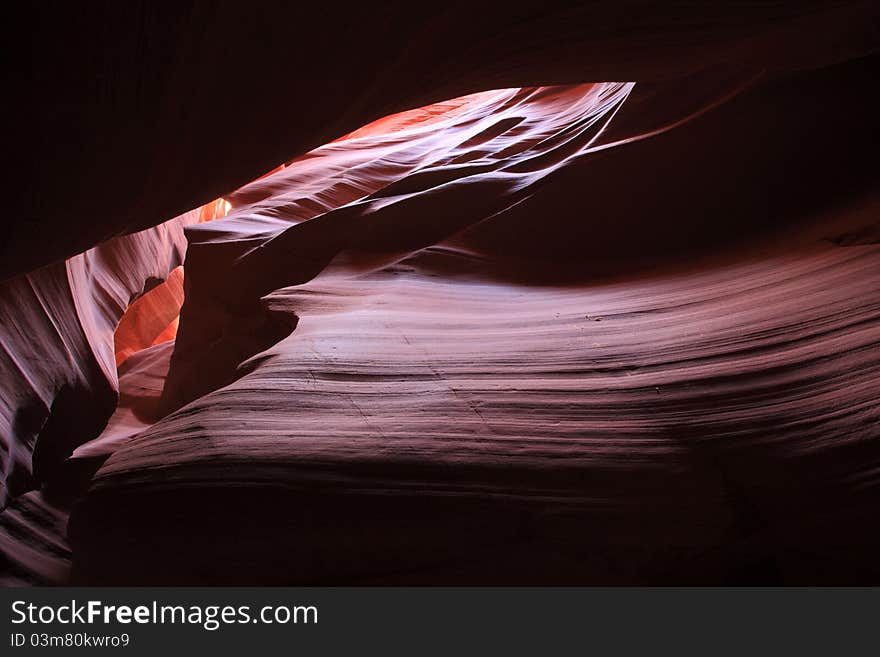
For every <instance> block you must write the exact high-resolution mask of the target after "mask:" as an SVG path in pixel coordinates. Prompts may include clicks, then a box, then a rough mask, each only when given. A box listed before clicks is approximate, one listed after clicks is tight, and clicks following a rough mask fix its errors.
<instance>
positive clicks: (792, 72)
mask: <svg viewBox="0 0 880 657" xmlns="http://www.w3.org/2000/svg"><path fill="white" fill-rule="evenodd" d="M14 20H15V22H16V23H17V27H15V28H14V29H13V30H12V31H13V32H14V34H13V35H12V48H11V52H12V53H15V54H14V56H13V58H12V59H13V62H12V68H13V70H12V72H11V75H10V76H8V81H7V87H8V88H9V89H12V90H15V93H14V94H12V96H11V97H10V99H9V100H7V103H8V104H9V105H11V106H12V111H13V118H12V120H11V122H10V123H9V124H8V125H10V126H12V127H10V128H8V131H9V132H10V133H11V134H10V135H9V155H8V158H9V160H10V161H11V162H13V163H14V165H13V167H12V168H14V169H15V171H14V173H13V175H14V176H15V180H14V182H13V183H12V184H10V185H9V186H8V187H7V194H6V195H5V199H4V200H5V204H4V209H5V212H4V215H5V217H4V220H3V228H2V230H3V237H2V241H0V243H2V251H3V257H2V258H0V456H2V477H0V508H2V513H0V584H3V585H7V586H33V585H66V584H77V585H128V584H134V585H166V584H207V585H221V584H223V585H226V584H231V585H325V584H326V585H367V584H377V585H398V584H427V585H444V584H454V585H461V584H463V585H477V584H479V585H482V584H489V585H583V584H586V585H627V586H628V585H770V586H778V585H867V584H880V565H878V559H877V555H878V554H880V532H878V530H877V525H878V508H880V507H878V504H880V383H878V377H880V186H878V180H880V178H878V164H877V163H878V155H877V146H878V130H877V123H878V117H880V107H878V102H877V96H878V94H877V92H876V88H877V84H878V80H880V77H878V72H880V66H878V64H880V54H878V46H880V11H878V7H877V4H876V3H874V2H859V1H856V2H848V1H843V2H813V1H812V0H807V1H804V2H798V3H785V2H782V3H779V2H773V3H766V2H736V3H733V2H731V3H694V2H681V1H674V2H669V3H647V2H632V1H629V0H626V1H623V2H608V1H601V2H581V3H568V4H562V3H558V2H553V1H551V2H543V3H531V4H524V3H517V2H503V3H502V2H497V1H494V0H493V1H489V2H484V3H473V2H458V1H452V2H446V3H439V4H436V3H424V4H423V3H403V2H397V1H396V0H392V1H391V2H386V3H382V4H381V5H379V6H371V4H370V3H363V6H360V7H351V8H342V7H340V8H336V9H333V10H328V8H327V7H325V6H320V7H319V6H311V5H304V4H302V3H291V2H265V3H253V2H248V3H245V2H239V1H230V2H213V1H208V0H185V1H182V2H176V3H165V4H162V3H150V2H125V3H120V2H95V3H51V2H50V3H39V4H37V3H34V4H33V5H32V6H30V7H26V8H22V13H21V15H20V16H17V17H16V18H15V19H14Z"/></svg>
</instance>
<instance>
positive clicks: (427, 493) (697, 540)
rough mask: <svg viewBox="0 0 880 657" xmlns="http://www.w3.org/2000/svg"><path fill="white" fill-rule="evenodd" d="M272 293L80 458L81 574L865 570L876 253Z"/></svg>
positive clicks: (327, 578) (872, 462)
mask: <svg viewBox="0 0 880 657" xmlns="http://www.w3.org/2000/svg"><path fill="white" fill-rule="evenodd" d="M266 303H267V304H268V306H269V307H270V308H271V309H272V311H273V312H276V313H282V314H293V313H295V314H296V315H297V316H298V317H299V324H298V326H297V328H296V331H295V332H294V333H293V334H292V335H291V336H289V337H288V338H286V339H284V340H282V341H281V342H279V343H278V344H276V345H275V346H273V347H272V348H271V349H269V350H267V351H266V352H264V353H262V354H260V355H259V356H257V357H255V358H254V359H252V360H251V361H250V362H248V363H246V364H245V366H244V368H243V369H244V370H245V371H246V372H247V373H246V374H244V376H242V377H241V378H239V379H238V380H236V381H235V382H233V383H231V384H229V385H227V386H225V387H223V388H221V389H220V390H217V391H215V392H212V393H209V394H207V395H205V396H203V397H201V398H199V399H198V400H196V401H194V402H192V403H191V404H189V405H187V406H186V407H185V408H183V409H181V410H180V411H178V412H176V413H173V414H171V415H169V416H168V417H166V418H165V419H163V420H161V421H159V422H158V423H156V424H155V425H153V426H152V427H151V428H149V429H147V430H146V431H144V432H143V433H141V434H140V435H138V436H137V437H136V438H134V439H133V440H130V441H128V442H127V443H125V444H124V445H123V446H122V447H120V448H119V449H118V450H117V451H115V453H114V454H113V455H112V456H111V457H110V458H109V460H108V461H107V462H106V463H105V464H104V466H103V467H102V468H101V470H100V471H99V472H98V474H97V476H96V478H95V480H94V483H93V486H92V489H91V490H90V492H89V494H88V495H87V497H86V499H85V500H84V502H83V503H82V505H81V506H80V507H78V508H77V510H76V512H75V515H74V517H73V520H72V523H71V537H72V540H73V544H74V557H75V564H74V565H75V573H76V577H78V578H79V580H80V581H82V582H93V583H104V584H109V583H114V584H119V583H123V582H124V583H147V582H150V583H156V582H161V583H208V582H210V583H219V582H222V583H251V584H253V583H261V584H270V583H271V584H282V583H284V584H300V583H328V582H335V583H340V582H343V583H352V582H362V581H402V582H409V583H412V582H416V583H425V582H469V583H473V582H480V583H493V582H494V583H511V582H516V583H529V582H531V583H548V582H555V583H568V584H571V583H613V584H622V583H636V582H638V583H670V582H677V583H681V582H694V583H700V582H702V583H705V582H716V583H719V582H725V581H763V582H765V583H766V582H777V583H780V582H797V583H804V582H810V583H822V582H828V581H830V582H842V581H846V582H862V583H864V582H866V581H877V578H878V570H877V566H876V559H875V557H874V554H875V553H876V550H877V548H878V547H880V544H878V543H877V541H876V535H875V536H874V539H871V538H870V535H869V534H867V533H866V530H865V527H866V526H867V524H870V522H871V520H870V518H871V517H872V516H873V515H874V513H875V511H876V505H877V503H878V501H880V495H878V492H880V480H878V478H877V472H878V471H880V470H878V466H880V450H878V449H877V444H878V440H880V401H878V397H877V392H876V389H875V385H874V383H875V381H876V378H877V376H878V375H880V349H878V347H880V247H878V246H877V245H864V246H853V247H847V248H841V247H837V246H834V245H833V244H831V243H828V242H825V243H820V242H816V243H813V244H812V245H805V246H802V247H801V248H800V249H798V250H796V251H790V250H789V251H788V252H782V253H779V252H776V253H769V254H768V253H764V254H762V255H761V256H760V257H753V258H741V259H739V260H735V261H733V262H728V263H724V262H716V263H715V266H714V267H711V268H707V269H700V270H697V271H693V270H684V271H679V272H670V273H665V274H657V275H655V276H651V277H641V278H639V279H637V280H625V279H624V280H619V281H610V282H606V283H593V284H590V285H583V284H568V285H541V286H530V285H523V284H521V283H516V282H510V281H508V280H505V278H503V277H501V278H499V276H498V275H497V272H496V273H493V270H492V266H491V263H486V262H480V261H479V259H477V260H476V261H475V260H474V257H473V256H469V255H466V254H462V253H460V252H457V251H450V250H448V249H439V250H434V249H429V250H428V251H426V252H423V253H422V254H420V255H418V256H415V257H412V258H409V259H406V260H404V261H403V262H401V263H399V264H397V265H392V266H389V267H386V268H385V269H383V270H381V271H380V272H377V273H373V274H363V275H354V276H351V275H349V276H338V277H329V278H328V277H324V278H319V279H317V280H315V281H313V282H311V283H309V284H307V285H304V286H299V287H290V288H285V289H283V290H279V291H278V292H276V293H273V294H272V295H270V296H269V297H268V298H267V299H266ZM98 527H101V528H102V530H101V531H100V532H99V531H97V528H98ZM156 537H162V538H161V541H158V542H157V541H156V540H155V539H156ZM844 556H845V558H844ZM135 563H136V564H138V566H137V568H132V564H135Z"/></svg>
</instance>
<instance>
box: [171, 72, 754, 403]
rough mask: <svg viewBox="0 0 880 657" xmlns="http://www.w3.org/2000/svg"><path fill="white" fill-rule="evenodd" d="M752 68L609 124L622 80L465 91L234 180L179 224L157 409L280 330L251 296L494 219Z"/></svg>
mask: <svg viewBox="0 0 880 657" xmlns="http://www.w3.org/2000/svg"><path fill="white" fill-rule="evenodd" d="M753 77H754V76H743V75H742V74H740V75H732V74H727V75H724V76H717V77H716V78H714V79H713V81H712V83H711V84H703V85H701V87H700V89H699V91H697V92H693V91H692V92H691V93H689V94H675V93H669V92H668V93H667V94H664V95H663V97H662V98H661V100H659V101H657V100H656V99H652V96H653V95H654V92H653V91H650V90H649V91H648V92H647V93H646V94H644V95H642V96H641V97H640V99H639V100H640V101H641V103H640V104H649V105H650V104H651V103H652V100H653V102H654V103H655V104H660V105H661V106H663V107H664V109H665V112H657V113H653V112H645V113H644V114H645V116H644V118H643V119H642V120H641V121H640V122H638V123H637V126H636V125H628V128H629V129H630V130H631V131H630V132H621V131H619V130H614V129H612V128H610V127H609V126H611V125H613V119H614V118H615V116H616V115H617V113H618V112H619V111H620V110H621V108H622V107H624V105H625V103H626V101H627V99H628V98H629V96H630V94H631V93H632V92H633V89H634V86H635V85H634V84H633V83H616V82H615V83H601V84H588V85H577V86H572V87H551V88H546V87H541V88H535V89H531V88H529V89H512V90H499V91H495V92H491V93H489V92H487V93H481V94H475V95H473V96H469V97H467V98H463V99H456V100H454V101H450V102H449V103H446V104H442V105H438V106H431V107H429V108H425V109H424V110H421V114H418V113H409V114H408V115H404V116H398V117H390V118H389V119H388V120H387V121H386V122H381V123H379V124H378V125H374V126H368V127H367V128H365V129H364V130H363V131H360V132H356V133H353V135H351V136H350V137H348V138H345V139H342V140H338V141H336V142H333V143H331V144H329V145H327V146H325V147H322V148H319V149H316V150H315V151H313V152H311V153H309V154H308V155H306V156H304V157H303V158H300V159H298V160H296V161H294V162H291V163H289V164H288V166H287V167H286V168H285V169H284V170H283V171H281V172H278V173H275V174H273V175H270V176H268V177H266V178H264V179H262V180H260V181H257V182H255V183H253V184H251V185H248V186H246V187H245V188H243V189H241V190H239V191H238V192H236V193H235V194H234V195H232V196H231V199H232V200H233V202H234V203H235V205H236V209H235V211H234V212H233V213H232V214H231V215H230V216H229V217H227V218H226V219H224V220H222V221H218V222H213V223H212V224H211V225H209V226H200V227H196V228H192V229H190V230H189V231H188V233H187V234H188V238H189V241H190V247H189V252H188V259H187V264H186V273H187V279H186V301H185V303H184V307H183V309H182V311H181V313H182V314H181V325H180V333H179V336H178V340H177V342H176V346H175V352H174V356H173V357H172V361H171V370H170V372H169V379H168V381H167V384H166V387H165V391H164V393H163V399H164V404H165V407H166V409H168V410H173V409H174V408H177V407H179V406H181V405H182V404H184V403H186V402H187V401H191V400H192V399H195V398H197V397H198V396H200V395H201V394H203V393H204V392H206V391H208V390H210V389H211V388H212V387H218V385H222V384H223V383H226V382H228V381H229V380H230V379H231V377H232V376H233V375H234V369H235V367H236V366H237V365H238V364H239V363H240V362H241V361H242V360H244V359H245V358H246V357H248V356H251V355H253V354H254V353H257V352H258V351H260V350H262V349H263V348H265V347H268V346H269V345H270V344H272V343H273V342H275V341H277V340H278V339H280V338H281V337H282V336H283V335H284V334H285V332H286V331H289V330H290V327H289V326H288V327H285V326H279V325H278V324H277V321H276V320H277V318H276V317H274V316H273V315H272V314H271V313H269V314H267V313H266V312H264V311H262V310H261V308H260V297H262V296H263V295H265V294H267V293H269V292H271V291H272V290H275V289H277V288H279V287H283V286H286V285H292V284H300V283H305V282H307V281H308V280H310V279H311V278H313V277H314V276H316V275H318V274H319V273H321V272H322V271H323V270H324V269H325V268H327V267H328V266H329V267H331V269H332V268H334V267H338V268H341V269H343V270H360V269H363V268H368V269H369V268H377V267H381V266H382V264H383V263H389V262H393V261H394V260H395V259H398V258H400V257H401V256H402V255H404V254H407V253H411V252H413V251H417V250H418V249H420V248H422V247H426V246H430V245H431V244H435V243H438V242H442V241H443V240H446V239H448V238H451V237H453V236H455V235H456V234H458V233H460V232H461V231H463V230H464V229H467V228H471V227H473V226H475V225H477V224H479V223H481V222H483V221H486V220H490V219H492V218H494V217H498V216H499V215H503V214H505V213H507V212H508V211H510V210H511V209H512V208H515V207H516V206H517V205H518V204H520V203H523V202H524V201H527V200H528V199H529V198H530V197H533V196H534V195H535V194H537V193H539V191H540V188H541V187H542V186H543V185H545V184H546V183H547V181H548V180H550V179H552V178H553V177H554V176H556V175H557V174H558V173H559V172H560V171H562V170H563V169H566V168H570V167H573V166H575V165H577V164H578V163H579V162H580V161H582V160H583V159H584V158H587V157H589V156H591V155H593V154H596V153H600V152H601V151H603V150H605V149H608V148H614V147H617V146H622V145H628V144H631V143H633V142H635V141H638V140H640V139H644V138H648V137H652V136H655V135H656V134H662V133H663V132H664V131H666V130H669V129H672V128H674V127H675V126H676V125H677V124H678V123H681V122H686V121H687V120H689V119H690V118H693V117H694V116H697V115H699V114H701V113H702V112H705V111H708V110H709V109H711V107H713V106H714V105H716V104H718V103H722V102H723V101H724V100H726V99H727V98H729V97H731V96H734V95H736V94H737V93H738V92H739V91H740V90H742V89H743V88H745V87H746V86H747V85H748V83H749V82H750V79H753ZM718 78H720V79H721V80H722V82H719V79H718ZM670 105H673V106H674V107H675V110H671V109H670ZM641 109H644V108H641ZM667 116H675V117H676V120H675V121H672V120H668V121H666V122H664V119H665V118H666V117H667ZM637 127H638V128H639V129H640V130H637Z"/></svg>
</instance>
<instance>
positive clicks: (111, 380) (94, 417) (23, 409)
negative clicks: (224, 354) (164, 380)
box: [0, 201, 228, 506]
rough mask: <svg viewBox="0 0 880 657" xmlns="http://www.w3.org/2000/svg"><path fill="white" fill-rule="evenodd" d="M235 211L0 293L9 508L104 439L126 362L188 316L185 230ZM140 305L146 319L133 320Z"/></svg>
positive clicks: (89, 257) (164, 231) (4, 493)
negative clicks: (177, 288)
mask: <svg viewBox="0 0 880 657" xmlns="http://www.w3.org/2000/svg"><path fill="white" fill-rule="evenodd" d="M224 204H225V205H224ZM227 211H228V202H225V201H222V202H221V201H218V202H214V203H212V204H208V205H206V206H205V207H203V208H198V209H196V210H193V211H190V212H187V213H186V214H183V215H181V216H179V217H177V218H175V219H172V220H171V221H168V222H165V223H163V224H160V225H159V226H157V227H155V228H150V229H148V230H145V231H142V232H140V233H135V234H132V235H126V236H123V237H118V238H115V239H113V240H110V241H108V242H105V243H103V244H100V245H98V246H96V247H94V248H92V249H89V250H88V251H86V252H85V253H82V254H80V255H78V256H75V257H73V258H70V259H69V260H67V261H66V262H64V263H61V264H56V265H51V266H48V267H45V268H43V269H39V270H37V271H35V272H32V273H30V274H27V275H25V276H20V277H18V278H15V279H12V280H9V281H6V282H4V283H2V284H0V349H2V352H0V381H2V386H3V387H2V395H0V449H2V460H3V477H2V479H0V506H5V505H6V503H7V501H8V498H9V496H10V495H16V494H18V493H21V492H24V491H26V490H28V489H30V488H33V487H39V485H40V483H42V482H44V481H45V480H46V479H47V477H49V476H50V475H51V473H52V471H53V470H55V469H56V468H57V467H58V466H59V464H60V463H61V462H63V460H64V459H66V458H67V457H68V456H69V455H70V454H71V452H72V451H73V449H74V448H75V447H76V446H77V445H79V444H81V443H83V442H85V441H87V440H90V439H92V438H94V437H96V436H97V435H98V434H99V433H100V432H101V430H102V429H103V428H104V425H105V423H106V422H107V418H109V417H110V415H111V413H113V409H114V408H115V407H116V403H117V392H118V380H117V364H118V363H119V362H121V360H124V359H120V356H121V355H123V354H127V353H128V352H133V351H136V350H138V349H142V348H144V347H147V346H149V345H150V344H152V342H154V341H155V340H157V339H159V338H160V337H161V333H162V331H163V330H164V329H165V328H166V327H167V326H168V324H169V323H171V322H173V321H174V318H175V317H176V316H177V314H178V312H179V308H180V303H181V302H182V294H180V295H179V296H175V295H174V294H173V291H171V292H169V290H172V286H173V285H174V284H175V283H176V284H178V285H179V284H180V280H178V279H179V278H180V277H182V270H180V271H179V272H178V273H177V274H176V275H175V274H173V272H175V271H176V270H177V269H178V268H179V267H180V266H181V265H182V264H183V256H184V253H185V251H186V239H185V238H184V234H183V229H184V227H185V226H187V225H190V224H194V223H198V222H203V221H210V220H213V219H214V218H216V217H218V216H223V215H224V214H225V213H226V212H227ZM169 275H171V278H170V280H169V281H166V278H168V277H169ZM163 293H166V294H164V295H163ZM168 294H170V297H169V296H168ZM151 297H152V299H153V300H154V301H153V302H152V303H151V302H150V299H151ZM157 299H161V300H162V301H164V303H159V304H157V303H156V302H155V300H157ZM136 300H137V301H136ZM132 302H135V306H136V307H135V310H136V311H138V312H134V313H132V314H130V315H128V316H126V315H125V313H126V309H127V308H129V305H130V304H131V303H132ZM144 307H147V310H146V311H144V312H141V311H142V310H143V309H144ZM120 320H123V326H122V334H121V335H120V334H117V333H116V329H117V325H118V324H119V323H120ZM163 322H164V323H163ZM157 324H162V326H159V327H158V328H157V327H156V325H157ZM168 337H172V336H168Z"/></svg>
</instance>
